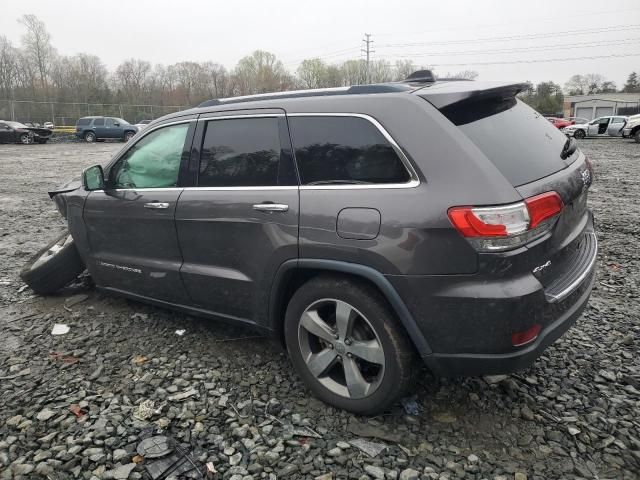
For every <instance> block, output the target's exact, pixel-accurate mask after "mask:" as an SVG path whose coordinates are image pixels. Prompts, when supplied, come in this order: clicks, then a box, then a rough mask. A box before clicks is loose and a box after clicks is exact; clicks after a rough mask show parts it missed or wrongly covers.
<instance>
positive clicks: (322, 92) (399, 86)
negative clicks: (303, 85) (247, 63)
mask: <svg viewBox="0 0 640 480" xmlns="http://www.w3.org/2000/svg"><path fill="white" fill-rule="evenodd" d="M412 89H413V87H410V86H409V85H407V84H406V83H403V82H396V83H374V84H368V85H353V86H351V87H336V88H324V89H314V90H292V91H288V92H271V93H258V94H255V95H245V96H242V97H229V98H214V99H211V100H207V101H205V102H202V103H201V104H199V105H198V107H197V108H201V107H215V106H218V105H228V104H233V103H246V102H255V101H260V100H274V99H278V100H280V99H288V98H303V97H324V96H332V95H361V94H367V93H393V92H407V91H409V90H412Z"/></svg>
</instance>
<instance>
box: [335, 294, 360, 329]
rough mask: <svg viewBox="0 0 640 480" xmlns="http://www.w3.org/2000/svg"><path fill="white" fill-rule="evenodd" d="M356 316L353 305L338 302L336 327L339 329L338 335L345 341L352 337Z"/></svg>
mask: <svg viewBox="0 0 640 480" xmlns="http://www.w3.org/2000/svg"><path fill="white" fill-rule="evenodd" d="M356 315H357V314H356V312H355V311H354V310H353V308H352V307H351V305H349V304H348V303H346V302H341V301H340V300H336V327H337V328H338V335H340V338H342V339H345V338H347V337H348V336H349V335H351V330H352V327H353V320H354V318H355V317H356Z"/></svg>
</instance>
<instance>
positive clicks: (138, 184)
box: [83, 121, 195, 303]
mask: <svg viewBox="0 0 640 480" xmlns="http://www.w3.org/2000/svg"><path fill="white" fill-rule="evenodd" d="M194 129H195V122H192V121H185V122H183V123H178V124H173V125H168V126H164V127H159V128H156V129H154V130H152V131H149V132H146V135H144V136H142V137H141V138H140V139H138V140H137V141H136V143H135V144H133V145H132V146H131V148H129V149H128V150H127V151H126V152H125V153H124V154H123V155H122V156H121V157H120V158H118V159H117V160H116V161H115V162H114V163H113V164H112V165H111V166H110V167H109V168H108V172H107V174H106V175H107V186H106V188H105V190H104V191H100V190H99V191H94V192H91V193H90V194H89V196H88V197H87V200H86V203H85V207H84V213H83V219H84V222H85V224H86V229H87V232H88V239H89V244H90V252H91V254H90V258H89V265H88V268H89V271H90V273H91V274H92V276H93V277H94V279H95V281H96V283H97V284H98V285H99V286H101V287H109V288H113V289H116V290H120V291H124V292H127V293H132V294H136V295H141V296H144V297H148V298H153V299H158V300H163V301H168V302H173V303H187V295H186V292H185V290H184V287H183V285H182V281H181V280H180V267H181V265H182V255H181V252H180V247H179V245H178V237H177V235H176V228H175V218H174V216H175V211H176V205H177V203H178V199H179V198H180V194H181V193H182V191H183V189H182V187H181V182H180V180H179V172H180V166H181V163H182V164H185V165H186V163H187V162H188V158H189V149H190V147H191V139H192V137H193V131H194Z"/></svg>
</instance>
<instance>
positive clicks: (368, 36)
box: [361, 33, 375, 83]
mask: <svg viewBox="0 0 640 480" xmlns="http://www.w3.org/2000/svg"><path fill="white" fill-rule="evenodd" d="M364 36H365V38H363V39H362V41H363V42H364V44H365V47H366V48H362V49H361V51H362V53H365V54H366V55H367V83H371V74H370V70H369V60H370V58H371V54H372V53H375V50H371V44H372V43H373V40H371V34H370V33H365V34H364Z"/></svg>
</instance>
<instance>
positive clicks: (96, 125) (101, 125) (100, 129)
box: [93, 117, 107, 138]
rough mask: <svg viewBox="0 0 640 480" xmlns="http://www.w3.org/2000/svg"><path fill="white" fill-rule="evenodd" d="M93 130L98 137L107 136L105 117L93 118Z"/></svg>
mask: <svg viewBox="0 0 640 480" xmlns="http://www.w3.org/2000/svg"><path fill="white" fill-rule="evenodd" d="M93 131H94V132H95V134H96V137H97V138H107V129H106V126H105V119H104V118H102V117H100V118H94V119H93Z"/></svg>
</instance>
